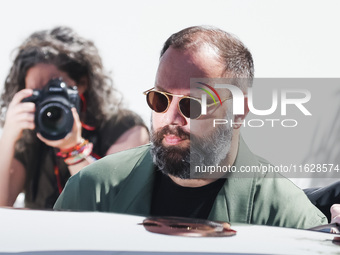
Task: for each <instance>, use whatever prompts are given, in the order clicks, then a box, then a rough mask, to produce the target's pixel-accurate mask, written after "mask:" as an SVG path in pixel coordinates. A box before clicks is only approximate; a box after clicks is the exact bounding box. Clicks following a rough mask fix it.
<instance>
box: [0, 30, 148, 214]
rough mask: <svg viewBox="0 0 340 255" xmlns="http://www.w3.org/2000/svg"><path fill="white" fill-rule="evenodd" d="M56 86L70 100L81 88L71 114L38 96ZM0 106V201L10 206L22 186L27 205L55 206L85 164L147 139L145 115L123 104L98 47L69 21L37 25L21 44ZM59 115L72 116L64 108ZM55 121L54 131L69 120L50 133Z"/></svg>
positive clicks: (54, 91)
mask: <svg viewBox="0 0 340 255" xmlns="http://www.w3.org/2000/svg"><path fill="white" fill-rule="evenodd" d="M51 84H54V86H55V84H57V86H56V87H53V86H52V85H51ZM50 85H51V87H50ZM65 85H66V86H65ZM58 86H59V87H58ZM36 90H38V91H40V92H39V95H38V99H37V94H36ZM59 90H61V91H64V92H65V91H67V93H66V94H67V95H66V96H65V95H64V97H65V98H64V99H65V100H66V101H67V97H68V96H70V93H72V91H77V93H75V95H76V99H75V101H76V102H79V107H78V108H77V107H73V106H75V105H76V104H75V105H72V104H71V106H70V107H69V110H70V111H69V115H70V116H71V120H69V119H63V116H61V115H60V116H55V114H56V112H53V109H54V108H55V107H54V105H53V104H52V105H51V107H52V108H53V109H52V108H48V109H45V110H46V111H45V112H44V110H43V106H42V105H43V103H42V102H41V101H44V100H45V99H46V101H48V100H47V98H49V97H48V96H51V98H52V97H57V96H58V93H59V92H57V91H59ZM68 91H71V92H68ZM62 97H63V96H62ZM77 98H78V99H79V100H78V99H77ZM64 99H61V100H62V101H63V100H64ZM23 100H24V102H23ZM77 100H78V101H77ZM72 102H73V101H72ZM56 104H58V102H57V103H56ZM0 107H1V119H0V120H1V125H2V128H3V129H2V136H1V138H0V151H1V152H0V163H1V166H2V167H1V169H0V206H12V205H13V203H14V202H15V200H16V198H17V196H18V194H19V193H21V192H23V191H24V192H25V207H27V208H34V209H44V208H52V207H53V204H54V203H55V201H56V200H57V198H58V196H59V194H60V193H61V191H62V190H63V187H64V185H65V183H66V181H67V180H68V179H69V177H70V176H71V175H74V174H75V173H77V172H78V171H80V170H81V169H82V168H83V167H84V166H87V165H89V164H91V163H92V162H94V161H95V160H96V159H99V158H101V157H103V156H105V155H108V154H112V153H115V152H117V151H121V150H125V149H129V148H132V147H136V146H139V145H142V144H145V143H148V142H149V133H148V130H147V128H146V126H145V125H144V123H143V121H142V119H141V118H140V117H139V116H138V115H137V114H135V113H133V112H131V111H129V110H127V109H123V108H122V106H121V98H120V95H119V93H118V91H117V90H116V89H115V88H114V86H113V82H112V80H111V78H110V77H109V76H108V75H106V74H105V72H104V69H103V65H102V60H101V57H100V56H99V53H98V50H97V48H96V46H95V45H94V44H93V42H92V41H90V40H87V39H85V38H83V37H80V36H79V35H78V34H77V33H75V32H74V31H73V30H72V29H71V28H68V27H56V28H54V29H52V30H44V31H38V32H35V33H33V34H32V35H31V36H29V37H28V38H27V39H26V40H25V41H24V42H23V44H22V45H21V46H20V47H19V48H18V53H17V55H16V57H15V59H14V63H13V65H12V67H11V69H10V72H9V74H8V75H7V78H6V81H5V84H4V89H3V92H2V95H1V102H0ZM62 108H63V107H62ZM38 109H39V111H40V112H39V111H38ZM54 110H55V109H54ZM59 110H60V109H59ZM61 110H63V109H61ZM62 113H63V114H64V115H67V107H66V110H65V112H63V111H62ZM38 114H41V115H43V116H40V115H38ZM44 114H45V115H44ZM70 116H69V117H70ZM40 117H41V119H42V122H39V121H38V119H39V120H40ZM53 118H55V119H53ZM44 121H46V123H47V124H46V123H45V124H46V125H47V127H45V129H44V128H43V124H44V123H43V122H44ZM53 121H56V125H59V126H57V129H58V128H60V127H61V126H62V124H63V123H64V124H65V125H66V126H67V125H69V126H70V130H68V131H67V130H59V131H62V132H64V134H62V135H60V136H58V135H57V136H53V135H54V133H53V132H54V131H55V130H53V128H56V127H52V128H51V127H50V126H48V125H50V124H51V123H52V122H53ZM72 122H73V125H72ZM70 123H71V124H70ZM63 127H64V126H63ZM50 129H51V130H50ZM60 129H63V128H60ZM42 131H44V133H45V134H43V132H42ZM46 133H47V134H46Z"/></svg>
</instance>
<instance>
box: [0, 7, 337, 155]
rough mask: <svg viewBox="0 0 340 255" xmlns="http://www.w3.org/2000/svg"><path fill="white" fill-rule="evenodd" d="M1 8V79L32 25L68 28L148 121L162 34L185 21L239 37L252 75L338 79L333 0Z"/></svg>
mask: <svg viewBox="0 0 340 255" xmlns="http://www.w3.org/2000/svg"><path fill="white" fill-rule="evenodd" d="M0 10H1V15H0V29H1V35H2V36H1V47H0V56H1V59H0V81H1V84H3V83H4V80H5V77H6V75H7V73H8V71H9V68H10V66H11V62H12V60H13V57H14V55H13V50H14V49H15V48H16V47H17V46H19V45H20V44H21V43H22V41H23V40H24V39H25V38H26V37H28V36H29V35H30V34H31V33H32V32H34V31H37V30H41V29H50V28H53V27H55V26H58V25H66V26H70V27H72V28H73V29H75V30H76V31H77V32H78V33H79V34H80V35H82V36H83V37H86V38H89V39H91V40H93V41H94V43H95V44H96V46H97V47H98V48H99V51H100V54H101V56H102V58H103V62H104V66H105V68H106V70H107V71H109V72H110V73H111V75H112V77H113V80H114V83H115V85H116V87H117V88H118V89H119V90H120V91H121V93H122V94H123V96H124V103H125V105H126V107H128V108H130V109H132V110H134V111H135V112H137V113H138V114H140V115H141V116H142V117H143V119H144V120H145V122H146V123H147V124H149V122H150V120H149V118H150V110H149V108H148V106H147V105H146V103H145V98H144V96H143V95H142V92H143V91H145V90H147V89H149V88H152V87H153V84H154V78H155V74H156V71H157V65H158V60H159V53H160V50H161V48H162V45H163V43H164V42H165V40H166V39H167V38H168V37H169V36H170V35H171V34H172V33H174V32H177V31H179V30H181V29H183V28H185V27H188V26H193V25H213V26H217V27H219V28H221V29H223V30H225V31H228V32H230V33H232V34H234V35H236V36H237V37H238V38H239V39H241V41H242V42H243V43H244V44H245V45H246V46H247V47H248V48H249V50H250V51H251V53H252V55H253V59H254V63H255V77H257V78H339V59H340V50H339V45H340V35H339V24H340V15H339V13H338V11H339V10H340V2H339V1H336V0H333V1H332V0H325V1H315V0H314V1H313V0H312V1H311V0H300V1H296V0H285V1H278V0H259V1H253V0H210V1H200V0H195V1H194V0H186V1H183V0H181V1H179V0H171V1H169V0H164V1H157V0H143V1H137V0H136V1H133V0H127V1H113V0H111V1H104V0H97V1H93V0H82V1H80V0H73V1H72V0H59V1H43V0H30V1H25V0H11V1H1V3H0ZM332 93H333V92H331V91H330V92H329V94H332ZM326 97H327V95H326ZM323 100H325V99H323ZM321 115H322V114H321ZM315 118H317V116H315ZM305 132H307V133H308V132H309V133H308V134H309V136H308V135H307V136H306V137H305V138H304V139H305V140H303V141H302V142H301V143H302V144H308V141H309V140H310V139H311V137H312V132H311V131H309V130H305ZM261 135H263V134H261ZM244 136H245V138H246V139H248V140H249V141H250V147H251V148H252V149H253V150H256V151H258V152H259V154H261V155H263V156H266V157H269V158H270V157H271V153H272V150H265V149H264V148H265V147H269V148H272V147H277V139H276V140H275V142H274V141H273V139H268V140H269V141H266V140H267V139H266V138H265V137H264V138H263V141H264V143H265V146H264V145H261V144H258V143H257V142H255V141H251V136H250V135H247V134H246V133H245V134H244ZM276 136H277V135H276ZM283 140H284V139H283ZM283 142H284V141H283ZM307 147H308V146H307V145H305V146H304V147H303V148H302V147H301V150H307ZM291 156H292V157H294V153H292V155H291ZM274 161H275V159H274Z"/></svg>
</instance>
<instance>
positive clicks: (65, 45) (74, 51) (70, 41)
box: [0, 27, 121, 139]
mask: <svg viewBox="0 0 340 255" xmlns="http://www.w3.org/2000/svg"><path fill="white" fill-rule="evenodd" d="M17 51H18V53H17V55H16V57H15V59H14V62H13V65H12V67H11V69H10V72H9V74H8V76H7V77H6V81H5V85H4V90H3V92H2V95H1V98H0V107H1V114H0V125H1V126H3V125H4V122H5V115H6V112H7V108H8V105H9V103H10V102H11V101H12V99H13V96H14V95H15V93H17V92H18V91H20V90H22V89H24V88H25V77H26V74H27V71H28V69H29V68H31V67H33V66H34V65H36V64H38V63H46V64H53V65H55V66H56V67H57V68H58V69H59V70H61V71H64V72H66V73H67V74H68V75H69V77H70V78H71V79H73V80H74V81H75V82H76V83H78V82H79V81H80V79H81V78H83V77H84V76H85V77H87V78H88V87H87V90H86V91H85V93H84V97H85V99H86V101H87V108H86V113H85V114H84V116H81V118H82V121H83V122H86V123H87V124H90V125H92V126H95V127H98V126H100V125H101V123H102V122H103V121H104V120H107V119H108V118H110V117H111V116H112V115H113V114H115V113H116V112H117V111H118V110H119V109H120V105H121V95H120V94H119V93H118V91H117V90H116V89H115V88H114V86H113V81H112V79H111V78H110V77H109V76H108V75H107V74H106V73H105V72H104V69H103V64H102V60H101V57H100V56H99V53H98V49H97V48H96V46H95V45H94V43H93V42H92V41H90V40H87V39H84V38H82V37H80V36H79V35H78V34H77V33H76V32H75V31H73V30H72V29H71V28H69V27H56V28H54V29H51V30H43V31H38V32H35V33H33V34H32V35H31V36H29V37H28V38H27V39H26V40H25V41H24V42H23V44H22V45H21V46H20V47H19V48H18V49H17ZM23 139H25V137H23Z"/></svg>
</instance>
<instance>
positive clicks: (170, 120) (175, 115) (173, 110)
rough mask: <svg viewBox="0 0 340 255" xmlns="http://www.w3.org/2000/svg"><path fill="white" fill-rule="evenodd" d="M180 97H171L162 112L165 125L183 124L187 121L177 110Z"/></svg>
mask: <svg viewBox="0 0 340 255" xmlns="http://www.w3.org/2000/svg"><path fill="white" fill-rule="evenodd" d="M179 100H180V98H176V97H175V98H173V99H172V101H171V103H170V105H169V108H168V110H167V111H166V112H165V113H164V120H165V122H166V124H167V125H177V126H185V125H186V124H187V123H188V122H187V119H186V118H185V117H184V116H183V115H182V113H181V112H180V110H179V107H178V103H179Z"/></svg>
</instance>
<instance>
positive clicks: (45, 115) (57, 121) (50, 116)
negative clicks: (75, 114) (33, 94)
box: [41, 106, 64, 132]
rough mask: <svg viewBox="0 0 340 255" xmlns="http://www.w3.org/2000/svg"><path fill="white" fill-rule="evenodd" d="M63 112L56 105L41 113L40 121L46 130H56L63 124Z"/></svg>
mask: <svg viewBox="0 0 340 255" xmlns="http://www.w3.org/2000/svg"><path fill="white" fill-rule="evenodd" d="M63 116H64V112H63V110H62V109H61V108H59V107H57V106H51V107H48V108H46V109H45V111H43V112H42V113H41V123H42V124H43V125H44V127H45V128H46V129H47V130H50V131H52V132H53V131H58V130H60V128H61V127H62V126H63V124H64V123H63V122H64V121H63V120H64V118H63Z"/></svg>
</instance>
